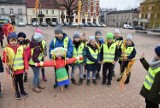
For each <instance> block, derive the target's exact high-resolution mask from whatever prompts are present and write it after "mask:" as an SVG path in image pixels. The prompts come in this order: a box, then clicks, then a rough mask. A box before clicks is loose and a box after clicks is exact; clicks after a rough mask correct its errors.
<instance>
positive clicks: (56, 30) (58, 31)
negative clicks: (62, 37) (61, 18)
mask: <svg viewBox="0 0 160 108" xmlns="http://www.w3.org/2000/svg"><path fill="white" fill-rule="evenodd" d="M54 33H55V34H63V30H62V28H60V27H57V28H55V30H54Z"/></svg>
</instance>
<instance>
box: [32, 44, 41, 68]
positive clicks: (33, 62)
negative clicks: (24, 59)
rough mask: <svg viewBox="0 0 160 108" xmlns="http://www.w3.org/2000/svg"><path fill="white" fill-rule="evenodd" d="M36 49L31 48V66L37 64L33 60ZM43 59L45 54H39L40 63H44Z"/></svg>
mask: <svg viewBox="0 0 160 108" xmlns="http://www.w3.org/2000/svg"><path fill="white" fill-rule="evenodd" d="M38 47H39V46H38ZM35 48H37V47H35ZM35 48H31V58H30V60H29V64H30V65H34V64H35V62H34V61H33V59H32V56H33V54H34V49H35ZM41 50H42V49H41ZM42 58H43V52H42V53H40V54H39V56H38V60H39V61H42Z"/></svg>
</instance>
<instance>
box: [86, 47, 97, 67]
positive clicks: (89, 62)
mask: <svg viewBox="0 0 160 108" xmlns="http://www.w3.org/2000/svg"><path fill="white" fill-rule="evenodd" d="M88 49H89V52H90V54H91V56H92V57H94V58H95V59H97V58H98V49H97V50H96V52H94V51H93V50H92V49H91V48H90V47H88ZM94 63H95V62H92V61H90V60H89V59H88V58H87V62H86V64H94Z"/></svg>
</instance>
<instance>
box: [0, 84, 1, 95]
mask: <svg viewBox="0 0 160 108" xmlns="http://www.w3.org/2000/svg"><path fill="white" fill-rule="evenodd" d="M0 93H1V82H0Z"/></svg>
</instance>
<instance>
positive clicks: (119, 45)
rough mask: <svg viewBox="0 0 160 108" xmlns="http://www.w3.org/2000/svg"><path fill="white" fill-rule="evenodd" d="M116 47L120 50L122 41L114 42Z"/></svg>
mask: <svg viewBox="0 0 160 108" xmlns="http://www.w3.org/2000/svg"><path fill="white" fill-rule="evenodd" d="M115 43H116V45H117V47H118V48H121V46H122V44H123V40H117V41H115Z"/></svg>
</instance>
